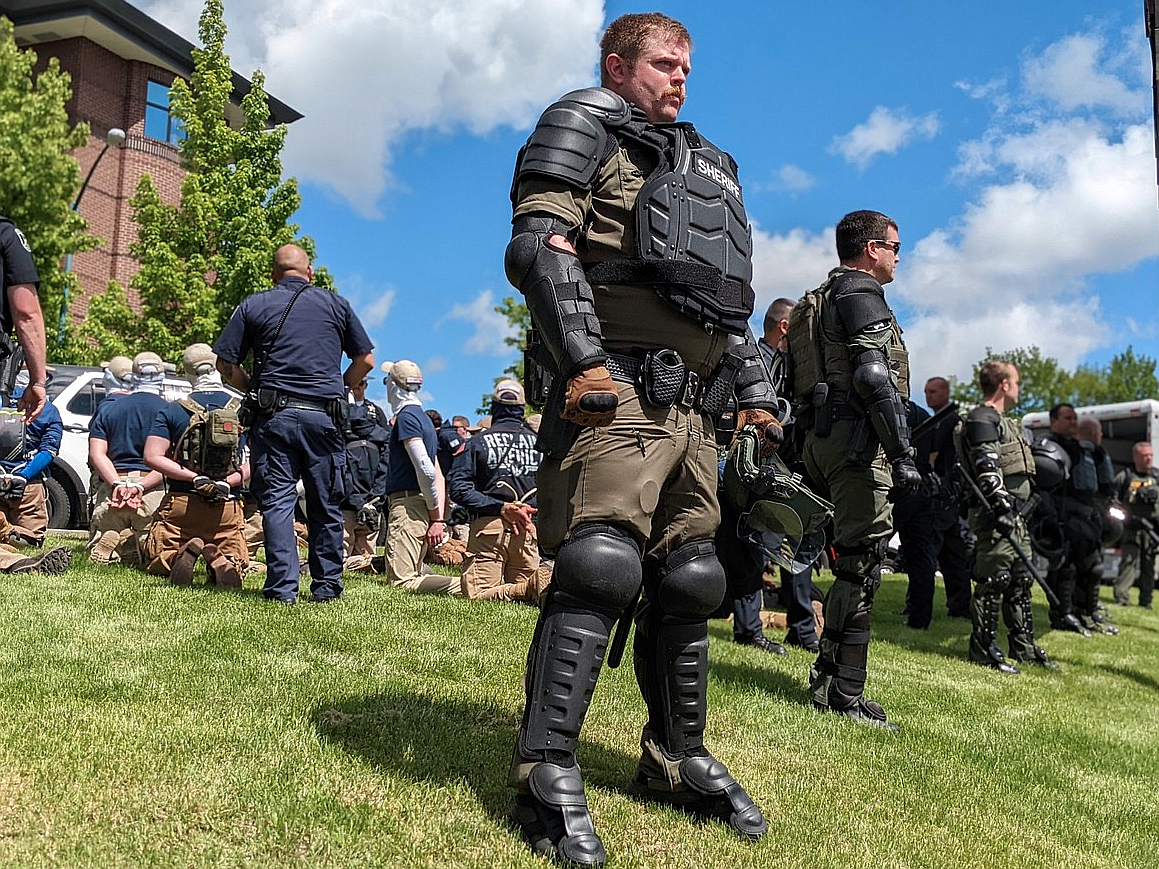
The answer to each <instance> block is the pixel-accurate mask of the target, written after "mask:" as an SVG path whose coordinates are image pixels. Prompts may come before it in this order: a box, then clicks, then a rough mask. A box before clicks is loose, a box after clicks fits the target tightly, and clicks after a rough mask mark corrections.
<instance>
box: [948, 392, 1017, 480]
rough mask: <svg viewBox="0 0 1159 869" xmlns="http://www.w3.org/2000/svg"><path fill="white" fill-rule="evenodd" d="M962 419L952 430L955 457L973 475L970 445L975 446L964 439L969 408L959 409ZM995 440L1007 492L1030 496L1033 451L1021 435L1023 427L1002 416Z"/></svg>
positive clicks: (999, 466)
mask: <svg viewBox="0 0 1159 869" xmlns="http://www.w3.org/2000/svg"><path fill="white" fill-rule="evenodd" d="M958 412H959V413H960V414H961V420H960V421H959V423H958V425H957V426H956V427H955V429H954V447H955V450H956V451H957V453H958V459H959V460H960V461H961V463H962V464H963V465H964V466H965V467H966V468H967V469H969V470H970V474H971V476H973V475H974V474H973V462H971V460H970V449H971V447H974V446H977V445H976V444H971V443H968V442H967V441H966V438H965V432H966V424H965V423H966V417H967V416H968V415H969V413H968V411H967V410H965V409H964V408H963V409H959V411H958ZM999 438H1000V440H999V442H998V470H999V471H1001V472H1002V482H1003V485H1004V486H1005V487H1006V491H1008V492H1010V493H1011V494H1013V495H1017V496H1018V497H1021V498H1026V497H1029V495H1030V486H1029V482H1030V480H1031V479H1032V478H1033V477H1034V475H1035V470H1036V469H1035V466H1034V453H1033V452H1031V450H1030V444H1029V443H1027V442H1026V439H1025V438H1024V437H1023V436H1022V428H1021V427H1020V426H1019V424H1018V423H1017V422H1015V421H1014V420H1012V419H1009V418H1008V417H1005V416H1003V417H1001V428H1000V429H999Z"/></svg>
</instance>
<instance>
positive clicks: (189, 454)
mask: <svg viewBox="0 0 1159 869" xmlns="http://www.w3.org/2000/svg"><path fill="white" fill-rule="evenodd" d="M178 403H179V404H180V405H181V406H182V407H183V408H185V409H186V410H187V411H189V413H190V414H191V416H190V419H189V427H188V428H187V429H185V432H184V433H183V434H182V435H181V437H180V438H179V439H178V441H177V446H176V447H174V449H173V455H174V457H175V458H176V459H177V461H179V462H180V463H181V464H182V465H183V466H184V467H186V468H188V469H189V470H191V471H195V472H196V473H198V474H204V475H205V476H207V477H209V478H211V479H213V480H224V479H225V478H226V477H227V476H229V475H230V474H232V473H233V472H234V471H236V470H238V467H239V465H238V455H239V449H240V446H241V431H242V427H241V423H239V422H238V419H237V411H238V408H240V407H241V402H240V401H238V400H237V399H236V398H231V399H230V400H229V401H228V402H227V403H226V405H225V406H224V407H219V408H216V409H214V410H206V409H205V408H204V407H202V406H201V405H200V404H199V403H198V402H196V401H195V400H194V399H192V398H190V397H188V396H187V397H185V398H182V399H180V401H179V402H178Z"/></svg>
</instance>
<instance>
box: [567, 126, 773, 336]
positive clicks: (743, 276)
mask: <svg viewBox="0 0 1159 869" xmlns="http://www.w3.org/2000/svg"><path fill="white" fill-rule="evenodd" d="M617 134H618V135H620V136H623V137H626V138H631V139H637V140H638V141H640V142H641V143H643V144H645V145H649V146H651V147H652V148H654V149H657V148H658V150H659V151H660V153H661V155H662V159H661V162H660V166H659V168H658V169H657V170H656V172H654V173H653V174H652V176H651V177H650V178H649V179H648V181H647V182H645V184H644V187H643V188H642V189H641V190H640V195H639V196H638V197H637V199H636V203H635V205H634V206H633V217H634V220H635V224H636V227H635V228H636V255H637V257H638V258H637V259H631V260H612V261H609V262H602V263H597V264H594V265H592V266H590V267H588V269H587V274H588V279H589V280H590V281H592V282H593V283H617V284H642V285H647V286H652V287H654V288H655V290H656V292H657V293H658V294H659V295H660V297H661V298H663V299H664V300H665V301H667V302H669V303H670V304H671V305H673V306H674V307H675V308H676V309H677V310H679V311H680V312H681V313H682V314H684V315H686V316H688V317H691V318H692V319H694V320H696V321H698V322H702V323H706V324H710V325H712V326H715V327H718V328H720V329H723V330H724V331H726V332H728V333H730V334H733V335H742V334H744V331H745V327H746V325H747V323H748V318H749V317H750V316H751V315H752V312H753V304H754V301H755V295H754V293H753V289H752V232H751V230H750V228H749V225H748V218H747V216H746V215H745V210H744V200H743V198H742V196H741V188H740V182H739V181H738V180H737V169H736V163H735V162H734V161H733V159H732V157H730V156H729V155H728V154H727V153H726V152H724V151H722V150H720V149H719V148H717V147H716V146H715V145H713V144H712V143H711V142H709V141H708V140H707V139H705V138H704V137H703V136H701V135H700V134H699V133H697V132H696V130H695V129H694V128H693V126H692V125H691V124H687V123H678V124H638V123H630V124H627V125H625V126H623V127H621V128H619V129H618V130H617Z"/></svg>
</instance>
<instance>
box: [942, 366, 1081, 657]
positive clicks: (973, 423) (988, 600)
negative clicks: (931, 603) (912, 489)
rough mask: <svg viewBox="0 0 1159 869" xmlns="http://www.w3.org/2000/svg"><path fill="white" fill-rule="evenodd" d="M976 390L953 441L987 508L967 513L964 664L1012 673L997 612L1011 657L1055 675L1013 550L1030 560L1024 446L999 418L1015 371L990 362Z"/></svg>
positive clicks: (1015, 389) (1014, 386)
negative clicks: (970, 544) (969, 545)
mask: <svg viewBox="0 0 1159 869" xmlns="http://www.w3.org/2000/svg"><path fill="white" fill-rule="evenodd" d="M978 385H979V387H981V390H982V404H980V405H978V406H977V407H975V408H974V409H973V410H971V411H970V412H969V413H967V414H966V418H965V421H964V422H963V424H962V425H961V426H960V427H959V428H958V435H957V437H958V457H959V459H960V461H961V463H962V465H963V467H964V469H965V471H966V473H968V474H969V475H970V476H971V478H972V479H973V480H974V482H975V483H976V484H977V487H978V489H979V491H980V492H981V494H982V496H983V497H984V498H985V500H986V503H985V504H974V505H973V506H972V507H971V509H970V528H971V530H972V531H973V532H974V536H975V538H976V543H975V549H974V581H975V585H974V594H973V596H972V597H971V598H970V619H971V621H972V622H973V631H972V633H971V634H970V660H971V661H973V662H974V663H976V664H981V665H982V666H984V667H990V668H992V669H994V670H997V671H998V672H1000V673H1008V674H1015V673H1017V672H1018V668H1017V667H1015V666H1014V665H1013V664H1011V663H1009V662H1008V661H1007V660H1006V657H1005V656H1004V655H1003V654H1002V652H1001V650H1000V649H999V648H998V644H997V638H998V613H999V611H1001V612H1002V616H1003V618H1004V620H1005V622H1006V630H1007V635H1008V638H1009V641H1010V646H1009V651H1010V657H1011V658H1012V659H1013V660H1014V661H1019V662H1025V663H1028V664H1033V665H1036V666H1040V667H1046V668H1048V669H1054V668H1057V666H1058V665H1057V664H1055V663H1054V662H1053V661H1052V660H1050V658H1048V657H1047V655H1046V652H1045V651H1043V650H1042V648H1040V647H1039V646H1038V645H1036V644H1035V640H1034V614H1033V610H1032V608H1031V604H1030V587H1031V584H1032V583H1033V578H1032V577H1031V575H1030V572H1029V568H1028V567H1027V566H1026V565H1025V564H1023V563H1022V560H1021V559H1020V558H1019V557H1018V553H1017V551H1016V549H1015V547H1016V546H1017V547H1019V548H1021V550H1022V552H1023V553H1024V554H1026V555H1028V556H1029V554H1030V535H1029V534H1028V533H1027V529H1026V522H1025V520H1024V519H1023V517H1022V515H1021V512H1020V510H1021V508H1022V506H1023V505H1024V504H1025V503H1026V501H1027V500H1028V499H1029V498H1030V495H1031V491H1032V484H1033V480H1034V476H1035V460H1034V457H1033V454H1032V452H1031V448H1030V444H1028V443H1027V442H1026V438H1024V437H1023V436H1022V429H1021V427H1020V426H1019V424H1018V423H1017V422H1016V421H1015V420H1012V419H1010V418H1009V417H1007V416H1005V414H1006V412H1007V411H1009V410H1011V409H1012V408H1013V407H1014V406H1015V405H1016V404H1017V403H1018V395H1019V374H1018V368H1017V366H1015V365H1014V364H1013V363H1010V362H1006V361H1004V360H1000V359H991V360H989V361H987V362H985V363H983V365H982V367H981V368H980V369H979V371H978ZM1060 476H1061V475H1060Z"/></svg>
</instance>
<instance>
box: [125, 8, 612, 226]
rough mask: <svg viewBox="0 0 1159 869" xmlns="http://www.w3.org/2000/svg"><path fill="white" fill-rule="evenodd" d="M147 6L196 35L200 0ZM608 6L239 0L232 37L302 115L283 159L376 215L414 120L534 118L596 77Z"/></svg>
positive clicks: (480, 124) (242, 68)
mask: <svg viewBox="0 0 1159 869" xmlns="http://www.w3.org/2000/svg"><path fill="white" fill-rule="evenodd" d="M141 5H142V9H143V11H145V12H146V13H147V14H149V15H151V16H154V17H156V18H157V19H158V20H159V21H161V22H163V23H164V24H166V25H167V26H169V27H170V28H172V29H173V30H175V31H176V32H178V33H179V34H181V35H182V36H184V37H186V38H187V39H189V40H190V41H192V42H197V23H196V22H197V17H198V15H199V14H200V12H201V8H202V3H201V0H153V2H145V3H142V4H141ZM603 18H604V9H603V3H602V2H598V0H556V2H554V3H539V2H536V0H475V2H473V3H466V4H464V3H460V2H458V0H363V2H361V3H350V2H349V0H229V2H228V3H227V4H226V24H227V26H228V27H229V34H228V36H227V38H226V49H227V51H228V52H229V53H230V55H231V59H232V61H233V66H234V68H235V69H236V70H238V71H239V72H242V73H243V74H246V75H248V74H249V72H250V71H251V70H252V69H253V67H254V66H255V65H256V66H258V67H260V68H261V69H262V70H263V71H264V72H265V74H266V86H267V88H268V89H269V91H270V93H272V94H274V95H275V96H277V97H278V98H279V99H281V100H282V101H284V102H286V103H288V104H289V105H291V106H293V107H294V108H296V109H298V110H299V111H301V112H302V113H303V114H304V115H305V118H304V119H303V120H301V121H298V122H297V123H295V124H293V125H291V127H290V134H289V136H288V138H287V142H286V150H285V154H284V158H285V167H286V170H287V172H288V173H290V174H294V175H297V176H298V177H300V178H310V179H312V180H314V181H317V182H321V183H323V184H327V185H329V186H331V187H332V188H333V189H334V190H335V191H336V192H337V193H338V194H340V195H341V196H342V197H343V198H345V199H346V200H348V201H349V202H350V203H351V204H352V205H353V206H354V207H355V208H356V209H358V210H359V211H360V212H361V213H363V214H364V215H373V214H375V211H376V203H377V202H378V200H379V197H380V196H381V195H382V194H383V192H384V191H385V190H386V189H387V188H388V186H389V184H390V182H391V179H390V172H389V165H390V159H391V152H392V149H393V148H394V146H395V145H396V144H397V142H398V141H399V139H400V138H401V137H402V136H404V135H405V134H406V133H407V132H408V131H411V130H419V129H433V130H439V131H450V130H454V129H457V128H466V129H468V130H470V131H471V132H474V133H485V132H487V131H489V130H491V129H494V128H496V127H498V126H503V125H508V124H510V125H515V126H522V125H526V124H529V123H531V122H532V121H533V120H534V119H535V117H536V115H537V114H538V112H539V111H541V110H542V108H543V107H544V106H545V105H546V104H547V102H549V101H550V100H551V99H552V98H554V97H556V96H559V95H560V94H562V93H564V92H566V91H568V90H570V89H573V88H576V87H582V86H585V85H588V84H591V83H593V80H594V72H595V65H596V61H597V60H598V57H599V52H598V46H597V40H598V37H599V31H600V27H601V25H602V23H603ZM560 21H567V22H568V26H567V27H561V26H559V22H560Z"/></svg>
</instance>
